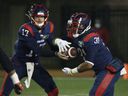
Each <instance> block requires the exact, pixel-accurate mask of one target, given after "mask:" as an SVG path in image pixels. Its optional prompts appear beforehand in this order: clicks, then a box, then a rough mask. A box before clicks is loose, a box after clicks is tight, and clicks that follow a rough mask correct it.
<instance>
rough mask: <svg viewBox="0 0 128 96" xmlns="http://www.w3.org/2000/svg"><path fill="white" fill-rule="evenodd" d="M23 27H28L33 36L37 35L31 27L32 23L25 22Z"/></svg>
mask: <svg viewBox="0 0 128 96" xmlns="http://www.w3.org/2000/svg"><path fill="white" fill-rule="evenodd" d="M23 27H24V28H26V29H27V30H28V31H29V32H30V33H31V34H32V36H34V35H35V34H34V32H33V29H32V27H31V26H30V25H28V24H27V23H25V24H24V25H23Z"/></svg>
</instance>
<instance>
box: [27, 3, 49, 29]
mask: <svg viewBox="0 0 128 96" xmlns="http://www.w3.org/2000/svg"><path fill="white" fill-rule="evenodd" d="M28 13H29V14H28V15H27V16H28V17H29V18H30V20H32V22H33V23H34V24H35V25H36V26H37V27H39V28H42V27H43V26H44V25H45V24H46V22H47V20H48V16H49V11H48V10H47V8H46V7H44V6H43V5H42V4H37V5H33V6H31V9H30V11H28ZM37 18H40V19H37ZM43 19H44V20H43Z"/></svg>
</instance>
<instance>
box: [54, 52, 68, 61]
mask: <svg viewBox="0 0 128 96" xmlns="http://www.w3.org/2000/svg"><path fill="white" fill-rule="evenodd" d="M56 55H57V56H58V57H59V58H60V59H63V60H69V56H67V55H66V54H64V53H63V52H56Z"/></svg>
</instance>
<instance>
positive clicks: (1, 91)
mask: <svg viewBox="0 0 128 96" xmlns="http://www.w3.org/2000/svg"><path fill="white" fill-rule="evenodd" d="M7 77H8V73H6V72H4V79H3V83H2V86H1V89H0V96H2V94H3V91H4V85H5V82H6V80H7Z"/></svg>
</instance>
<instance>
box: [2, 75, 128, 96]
mask: <svg viewBox="0 0 128 96" xmlns="http://www.w3.org/2000/svg"><path fill="white" fill-rule="evenodd" d="M1 80H2V79H0V84H1ZM54 80H55V82H56V84H57V86H58V88H59V93H60V95H59V96H88V93H89V90H90V88H91V86H92V84H93V81H94V79H93V78H83V77H74V78H73V77H55V78H54ZM11 96H17V95H15V94H14V92H12V94H11ZM20 96H47V95H46V94H45V92H44V90H42V89H41V88H40V87H39V86H38V85H37V84H36V83H35V82H34V81H32V82H31V87H30V88H29V89H26V88H25V89H24V91H23V94H22V95H20ZM114 96H128V81H127V80H123V79H120V80H119V81H118V82H117V84H116V87H115V95H114Z"/></svg>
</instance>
